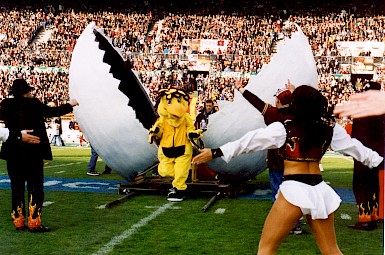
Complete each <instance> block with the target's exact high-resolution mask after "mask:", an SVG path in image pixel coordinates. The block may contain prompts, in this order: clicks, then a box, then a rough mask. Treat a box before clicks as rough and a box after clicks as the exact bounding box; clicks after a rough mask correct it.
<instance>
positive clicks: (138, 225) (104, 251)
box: [93, 203, 174, 255]
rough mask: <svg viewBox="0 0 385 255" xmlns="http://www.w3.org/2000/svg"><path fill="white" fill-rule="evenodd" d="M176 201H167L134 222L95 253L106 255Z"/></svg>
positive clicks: (94, 254) (95, 254) (96, 254)
mask: <svg viewBox="0 0 385 255" xmlns="http://www.w3.org/2000/svg"><path fill="white" fill-rule="evenodd" d="M173 204H174V203H167V204H164V205H163V206H162V207H160V208H159V209H158V210H156V211H155V212H153V213H152V214H150V216H148V217H146V218H143V219H141V220H140V221H139V222H138V223H136V224H134V225H133V226H132V227H131V228H130V229H127V230H126V231H124V232H123V233H122V234H120V235H119V236H115V237H113V238H112V239H111V240H110V241H109V242H108V243H107V244H106V245H104V246H103V247H102V248H101V249H100V250H98V251H97V252H96V253H93V255H105V254H108V253H109V252H111V251H112V250H113V249H114V247H115V246H116V245H118V244H120V243H122V242H123V240H124V239H127V238H129V237H130V236H131V235H133V234H134V233H135V232H136V231H137V230H138V229H139V228H141V227H143V226H145V225H147V223H149V222H150V221H152V220H153V219H155V218H156V217H157V216H158V215H159V214H161V213H164V212H165V211H166V210H167V209H169V208H170V207H172V206H173Z"/></svg>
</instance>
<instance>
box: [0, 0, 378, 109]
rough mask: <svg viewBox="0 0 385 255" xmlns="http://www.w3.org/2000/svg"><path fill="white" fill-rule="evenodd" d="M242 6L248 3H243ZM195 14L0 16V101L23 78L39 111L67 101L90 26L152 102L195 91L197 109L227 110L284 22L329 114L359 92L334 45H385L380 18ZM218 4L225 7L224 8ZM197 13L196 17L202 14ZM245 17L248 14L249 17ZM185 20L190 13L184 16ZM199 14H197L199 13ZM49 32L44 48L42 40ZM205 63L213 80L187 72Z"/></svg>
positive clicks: (108, 11) (87, 11)
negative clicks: (166, 91)
mask: <svg viewBox="0 0 385 255" xmlns="http://www.w3.org/2000/svg"><path fill="white" fill-rule="evenodd" d="M246 2H247V3H248V1H246ZM196 3H198V4H200V5H193V4H191V3H190V4H187V6H183V3H179V2H178V1H176V3H174V5H173V6H171V7H172V10H174V12H172V13H171V12H169V10H168V9H167V8H166V7H164V6H162V5H156V6H153V3H152V2H150V3H149V2H148V1H144V2H143V3H139V2H138V3H136V2H135V1H134V2H133V3H132V4H131V5H130V6H122V5H119V4H117V5H116V7H112V8H111V7H108V8H104V9H99V8H97V7H93V8H91V7H85V6H83V7H81V8H66V6H65V5H55V6H48V5H46V6H43V7H37V6H30V7H29V8H20V7H17V6H12V5H9V6H7V5H6V6H4V7H3V8H2V9H1V10H0V21H1V23H2V24H6V25H5V26H2V28H1V30H0V31H1V32H0V51H1V58H0V66H1V71H0V81H1V83H0V86H2V88H1V90H0V100H2V99H3V98H5V97H7V96H8V93H9V86H10V84H12V81H13V79H14V78H15V77H23V78H25V79H26V80H27V81H28V82H29V83H30V84H31V85H33V86H34V87H35V88H36V89H35V90H34V93H35V96H36V97H38V98H39V99H40V100H41V101H42V102H44V103H48V102H54V103H55V104H57V105H60V104H62V103H63V102H65V101H66V100H68V69H69V66H70V61H71V53H72V50H73V48H74V45H75V43H76V40H77V38H78V37H79V35H80V34H81V32H82V31H83V29H84V28H85V27H86V26H87V24H89V22H91V21H94V22H96V24H97V25H98V26H99V27H102V28H104V30H105V33H106V34H107V35H108V36H109V37H111V38H112V41H113V43H114V45H115V46H117V47H120V48H121V50H122V54H123V56H124V58H125V59H127V60H130V61H131V62H132V64H133V68H134V70H135V71H137V72H138V76H139V78H140V80H141V81H142V82H143V84H144V85H145V86H146V87H148V88H149V90H150V96H151V97H152V98H154V97H155V95H156V92H157V91H158V90H159V89H160V88H164V87H166V86H169V85H174V86H177V87H183V88H185V89H187V90H188V91H194V90H196V91H198V97H199V102H200V103H199V104H198V105H199V106H200V107H201V106H202V103H203V102H204V101H206V100H207V99H212V100H230V101H231V100H232V99H233V96H234V92H233V91H234V86H233V84H234V82H235V79H237V78H241V79H242V81H243V83H244V84H247V81H248V79H249V77H250V75H253V74H257V73H258V72H259V70H260V69H261V68H262V66H263V65H264V64H267V63H269V61H270V58H271V56H272V55H273V54H274V50H275V48H276V45H277V43H279V41H280V39H282V38H283V36H284V35H289V34H290V31H291V27H290V26H286V25H285V24H286V23H285V22H286V21H287V20H289V21H293V22H295V23H297V24H298V25H299V26H300V27H301V29H302V30H303V32H304V33H305V35H307V36H308V38H309V43H310V45H311V47H312V50H313V54H314V57H315V60H316V63H317V69H318V74H319V89H320V90H321V91H322V92H323V94H324V95H325V96H327V97H328V98H329V102H330V104H333V105H335V104H337V103H339V102H341V101H344V100H348V99H349V96H350V95H351V94H352V93H355V92H356V91H357V88H356V86H355V84H352V82H351V81H350V79H349V74H350V72H351V71H350V70H351V69H350V65H351V64H353V63H352V58H351V57H345V56H341V55H340V54H339V52H338V49H337V44H336V43H337V42H339V41H381V42H383V41H385V33H384V25H385V16H381V15H378V14H374V13H371V12H365V13H364V14H365V15H363V13H360V12H359V10H357V8H355V7H354V6H353V7H352V8H350V7H349V12H347V11H346V10H341V9H334V10H333V9H332V10H331V9H328V8H327V7H326V6H323V7H322V6H321V7H319V8H316V9H314V8H313V9H311V8H308V9H305V10H302V9H301V10H297V11H293V10H280V11H277V10H275V8H274V6H272V5H269V4H268V2H267V3H264V4H261V5H258V6H254V7H253V8H251V6H248V5H247V4H246V5H243V8H238V9H236V7H235V6H232V7H231V8H230V6H227V5H226V3H224V1H219V2H218V3H211V4H213V5H216V7H217V9H216V10H218V11H217V12H216V13H213V12H212V11H213V8H212V6H210V3H207V4H205V3H204V1H196ZM221 3H222V4H221ZM198 7H199V8H198ZM247 7H250V8H247ZM186 10H188V11H186ZM198 10H199V11H198ZM46 31H49V32H50V36H49V37H48V39H47V40H41V39H39V35H41V34H42V33H43V32H46ZM186 39H188V40H193V39H216V40H226V41H227V48H226V50H225V51H223V52H222V51H221V50H220V49H219V50H218V51H217V52H213V51H212V50H210V49H199V48H194V47H188V46H187V45H186V43H185V40H186ZM191 54H204V55H207V56H208V58H209V60H210V68H209V70H205V71H204V72H203V71H201V72H192V71H191V68H190V66H189V61H188V57H189V56H190V55H191ZM384 64H385V63H384V60H383V57H382V58H381V59H380V60H379V61H378V63H376V66H377V69H376V70H377V74H376V77H377V80H378V81H379V82H380V83H381V84H384V82H385V81H384V71H385V67H384Z"/></svg>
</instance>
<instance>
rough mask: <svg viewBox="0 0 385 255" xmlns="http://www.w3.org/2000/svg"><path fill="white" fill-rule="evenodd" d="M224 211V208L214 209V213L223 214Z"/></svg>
mask: <svg viewBox="0 0 385 255" xmlns="http://www.w3.org/2000/svg"><path fill="white" fill-rule="evenodd" d="M225 211H226V209H225V208H218V209H216V210H215V213H216V214H224V213H225Z"/></svg>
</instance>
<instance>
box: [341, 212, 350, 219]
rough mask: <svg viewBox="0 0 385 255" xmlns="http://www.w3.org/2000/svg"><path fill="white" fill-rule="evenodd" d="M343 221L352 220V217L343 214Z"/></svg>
mask: <svg viewBox="0 0 385 255" xmlns="http://www.w3.org/2000/svg"><path fill="white" fill-rule="evenodd" d="M341 219H343V220H351V219H352V217H351V216H350V215H349V214H346V213H341Z"/></svg>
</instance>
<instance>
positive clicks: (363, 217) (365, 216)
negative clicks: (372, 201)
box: [358, 203, 372, 222]
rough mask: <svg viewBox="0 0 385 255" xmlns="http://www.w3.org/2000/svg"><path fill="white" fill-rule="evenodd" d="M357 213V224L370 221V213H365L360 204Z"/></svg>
mask: <svg viewBox="0 0 385 255" xmlns="http://www.w3.org/2000/svg"><path fill="white" fill-rule="evenodd" d="M359 208H360V209H359V210H358V211H359V213H358V222H368V221H371V220H372V217H371V215H370V213H365V208H364V207H363V205H362V203H361V204H360V206H359ZM361 212H362V213H361Z"/></svg>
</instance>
